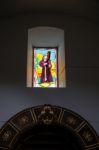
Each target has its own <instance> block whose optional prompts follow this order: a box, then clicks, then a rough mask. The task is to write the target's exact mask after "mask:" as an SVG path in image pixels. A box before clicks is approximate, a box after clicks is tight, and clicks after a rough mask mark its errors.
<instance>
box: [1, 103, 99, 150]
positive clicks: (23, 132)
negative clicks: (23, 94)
mask: <svg viewBox="0 0 99 150" xmlns="http://www.w3.org/2000/svg"><path fill="white" fill-rule="evenodd" d="M32 149H33V150H45V149H48V150H56V149H57V150H98V149H99V141H98V135H97V134H96V132H95V131H94V129H93V128H92V127H91V126H90V124H89V123H88V122H87V121H86V120H85V119H83V118H82V117H81V116H79V115H78V114H76V113H74V112H72V111H71V110H68V109H65V108H61V107H58V106H52V105H44V106H37V107H33V108H29V109H26V110H23V111H22V112H20V113H18V114H16V115H15V116H14V117H12V118H11V119H10V120H9V121H8V122H7V123H6V124H5V125H4V126H3V127H2V129H1V131H0V150H32Z"/></svg>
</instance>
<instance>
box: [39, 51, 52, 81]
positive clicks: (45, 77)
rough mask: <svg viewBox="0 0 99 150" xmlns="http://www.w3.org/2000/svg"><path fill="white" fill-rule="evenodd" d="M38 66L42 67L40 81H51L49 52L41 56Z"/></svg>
mask: <svg viewBox="0 0 99 150" xmlns="http://www.w3.org/2000/svg"><path fill="white" fill-rule="evenodd" d="M40 66H41V67H42V74H41V83H44V82H52V81H53V80H52V75H51V67H52V65H51V61H50V52H48V53H47V55H44V56H43V58H42V60H41V61H40Z"/></svg>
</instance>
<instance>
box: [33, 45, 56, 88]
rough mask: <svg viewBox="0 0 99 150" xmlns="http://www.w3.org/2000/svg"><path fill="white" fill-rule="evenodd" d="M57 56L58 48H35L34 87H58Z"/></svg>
mask: <svg viewBox="0 0 99 150" xmlns="http://www.w3.org/2000/svg"><path fill="white" fill-rule="evenodd" d="M57 56H58V51H57V48H33V57H32V59H33V61H32V63H33V64H32V72H33V74H32V86H33V87H44V88H46V87H58V60H57V58H58V57H57Z"/></svg>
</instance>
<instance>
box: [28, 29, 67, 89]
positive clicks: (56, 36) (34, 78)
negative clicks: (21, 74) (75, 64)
mask: <svg viewBox="0 0 99 150" xmlns="http://www.w3.org/2000/svg"><path fill="white" fill-rule="evenodd" d="M65 72H66V67H65V47H64V31H63V30H62V29H59V28H53V27H35V28H32V29H29V30H28V51H27V87H36V88H37V87H39V88H51V87H53V88H54V87H55V88H57V87H66V75H65Z"/></svg>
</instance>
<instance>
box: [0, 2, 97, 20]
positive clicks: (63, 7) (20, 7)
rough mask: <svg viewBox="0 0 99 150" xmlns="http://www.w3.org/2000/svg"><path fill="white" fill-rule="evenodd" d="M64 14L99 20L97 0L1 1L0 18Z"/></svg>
mask: <svg viewBox="0 0 99 150" xmlns="http://www.w3.org/2000/svg"><path fill="white" fill-rule="evenodd" d="M38 12H39V13H65V14H73V15H77V16H82V17H87V18H90V19H94V20H99V19H98V18H99V17H98V16H99V2H98V0H8V1H7V0H1V1H0V17H7V16H12V15H19V14H24V13H38Z"/></svg>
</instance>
